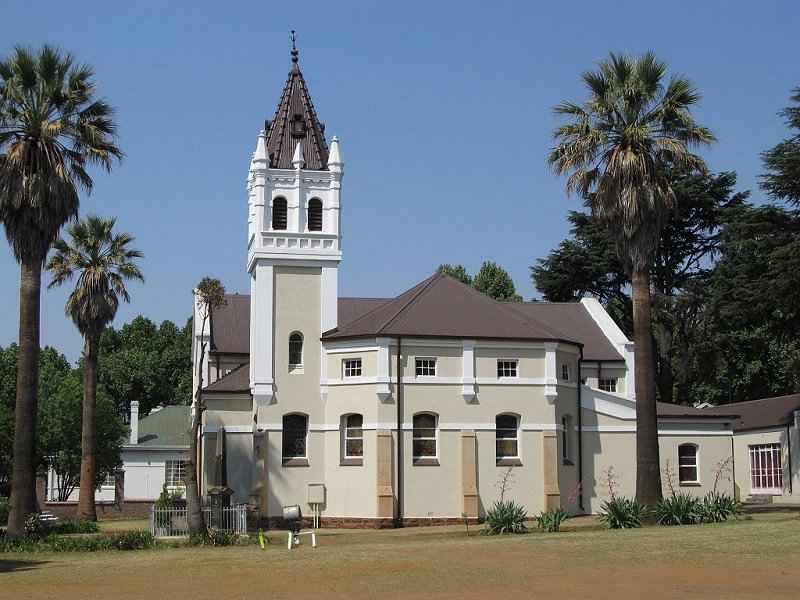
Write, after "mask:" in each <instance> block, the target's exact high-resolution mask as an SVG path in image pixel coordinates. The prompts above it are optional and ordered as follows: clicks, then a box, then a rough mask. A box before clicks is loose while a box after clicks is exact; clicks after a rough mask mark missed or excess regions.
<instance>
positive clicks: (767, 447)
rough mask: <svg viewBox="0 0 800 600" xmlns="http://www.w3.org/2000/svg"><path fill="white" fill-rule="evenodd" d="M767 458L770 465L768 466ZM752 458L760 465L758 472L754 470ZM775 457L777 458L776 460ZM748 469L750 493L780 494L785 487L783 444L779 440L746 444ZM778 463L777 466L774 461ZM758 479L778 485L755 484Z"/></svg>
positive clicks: (762, 482)
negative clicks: (770, 462)
mask: <svg viewBox="0 0 800 600" xmlns="http://www.w3.org/2000/svg"><path fill="white" fill-rule="evenodd" d="M767 458H769V460H771V461H772V466H769V464H768V463H769V460H765V459H767ZM754 459H755V462H756V463H758V464H759V465H760V466H758V467H756V468H758V470H759V472H758V473H755V472H754V464H753V463H754ZM776 459H777V460H776ZM747 462H748V471H749V473H750V493H751V494H764V495H782V494H783V493H784V489H785V487H786V478H785V476H784V475H785V472H784V471H785V469H786V467H785V466H784V460H783V444H782V443H781V442H766V443H762V444H748V446H747ZM776 462H777V463H778V464H777V466H776V464H775V463H776ZM757 480H760V482H761V484H764V483H770V482H771V483H773V484H778V485H772V486H769V485H755V482H756V481H757Z"/></svg>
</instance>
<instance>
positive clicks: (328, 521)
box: [248, 517, 479, 530]
mask: <svg viewBox="0 0 800 600" xmlns="http://www.w3.org/2000/svg"><path fill="white" fill-rule="evenodd" d="M468 521H469V524H470V525H476V524H478V523H479V520H478V519H473V518H471V519H468ZM311 523H312V520H311V519H310V518H306V517H303V529H311ZM463 524H464V519H461V518H441V519H428V518H421V519H403V527H428V526H438V525H463ZM248 526H249V527H250V528H251V529H259V528H261V529H270V530H274V529H287V527H286V523H285V522H284V520H283V519H282V518H281V517H270V518H269V519H261V520H260V521H259V520H258V519H252V520H251V521H250V522H249V523H248ZM393 527H394V520H393V519H359V518H354V517H322V519H321V521H320V528H321V529H338V528H343V529H391V528H393Z"/></svg>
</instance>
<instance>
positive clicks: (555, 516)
mask: <svg viewBox="0 0 800 600" xmlns="http://www.w3.org/2000/svg"><path fill="white" fill-rule="evenodd" d="M568 517H569V515H568V514H567V512H566V511H565V510H564V509H563V508H554V509H552V510H548V511H547V512H543V513H542V514H540V515H539V516H538V517H536V524H537V525H538V526H539V529H541V530H542V531H545V532H547V533H554V532H556V531H561V523H563V522H564V521H565V520H566V519H567V518H568Z"/></svg>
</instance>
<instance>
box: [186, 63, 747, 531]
mask: <svg viewBox="0 0 800 600" xmlns="http://www.w3.org/2000/svg"><path fill="white" fill-rule="evenodd" d="M343 175H344V162H343V160H342V150H341V148H340V142H339V140H338V139H337V138H336V137H333V138H331V141H330V144H328V142H327V141H326V137H325V127H324V125H323V124H322V123H321V122H320V121H319V119H318V116H317V111H316V109H315V107H314V105H313V103H312V101H311V96H310V93H309V89H308V86H307V84H306V82H305V80H304V78H303V75H302V72H301V70H300V67H299V62H298V56H297V52H296V50H293V53H292V64H291V69H290V71H289V75H288V79H287V81H286V84H285V86H284V88H283V91H282V93H281V95H280V99H279V103H278V107H277V110H276V111H275V114H274V116H273V118H272V119H270V120H268V121H266V122H265V128H264V129H263V130H262V131H261V132H260V133H259V134H258V137H257V143H256V148H255V152H254V153H253V155H252V157H251V160H250V166H249V171H248V174H247V195H246V198H247V202H246V204H245V203H244V202H243V203H242V223H243V225H244V221H245V215H246V220H247V251H248V254H247V264H246V265H243V266H244V267H245V268H246V269H247V272H248V273H249V276H250V293H249V294H248V295H245V294H231V295H228V296H227V302H226V304H225V305H224V306H223V307H221V308H220V309H218V310H216V311H214V312H213V314H212V315H211V318H210V319H208V320H207V322H206V326H205V327H204V328H201V323H202V322H203V319H202V318H201V314H202V312H203V311H204V307H203V306H202V305H201V304H200V303H199V301H198V299H197V298H195V307H194V310H195V318H194V323H195V328H196V329H195V332H194V346H193V357H194V360H195V361H197V360H199V359H200V357H201V355H202V356H203V364H202V365H197V364H195V368H194V369H193V372H194V373H195V385H197V383H198V382H197V380H196V378H197V372H198V367H200V368H199V372H201V373H202V374H203V386H204V387H203V394H202V398H203V404H204V412H203V421H202V433H201V436H202V437H201V451H200V452H201V455H202V456H201V461H200V462H201V473H200V481H201V489H202V490H203V491H204V492H205V491H207V490H208V489H209V488H210V487H212V486H213V485H215V484H216V482H215V481H214V471H215V470H214V465H215V460H216V456H218V455H216V454H215V449H216V448H218V447H219V444H218V443H217V439H218V436H224V440H225V441H224V448H225V457H224V460H225V461H226V466H227V469H226V470H227V482H226V484H227V485H228V486H229V487H230V488H231V489H232V490H233V493H234V496H233V501H234V502H240V503H248V504H250V505H251V507H252V510H253V511H254V512H255V513H256V514H257V515H258V517H260V518H261V519H263V520H266V521H268V522H269V521H273V520H275V519H278V518H279V517H280V515H281V509H282V507H283V506H285V505H291V504H300V505H302V507H303V510H304V511H306V512H307V511H309V510H310V509H311V508H312V507H310V506H309V505H308V502H309V501H310V500H313V501H314V507H313V509H315V510H318V511H319V514H320V517H321V521H322V523H323V525H325V524H366V525H374V526H391V525H400V524H413V523H421V522H447V521H462V520H463V519H464V518H469V519H478V518H481V517H483V516H484V515H485V513H486V510H487V509H489V508H490V507H491V506H492V504H493V503H494V502H495V501H496V500H498V498H499V497H500V494H501V490H500V488H501V487H502V483H501V482H502V481H503V479H504V478H506V476H507V475H508V474H509V473H510V474H511V477H510V479H508V478H506V482H507V485H506V486H505V491H504V496H505V498H506V499H510V500H515V501H517V502H519V503H520V504H522V505H523V506H524V507H525V509H526V510H527V511H528V513H529V514H531V515H534V514H537V513H539V512H541V511H545V510H548V509H551V508H555V507H563V508H564V509H565V510H567V511H569V512H570V513H589V512H596V511H597V510H598V509H599V507H600V505H601V503H602V502H603V501H604V500H606V499H607V498H608V496H609V489H608V481H607V480H608V475H609V469H611V472H612V477H613V478H614V479H615V480H616V486H617V487H616V493H618V494H621V495H628V496H632V495H633V494H634V488H635V456H636V399H635V394H634V389H635V386H634V373H635V365H634V358H633V356H634V355H633V344H632V342H631V341H630V340H629V339H628V338H627V337H626V336H625V335H624V334H623V332H622V331H621V330H620V329H619V328H618V327H617V325H616V324H615V323H614V321H613V320H612V319H611V318H610V317H609V315H608V314H607V313H606V311H605V310H604V309H603V307H602V305H601V304H600V303H599V302H597V301H596V300H594V299H591V298H586V299H584V300H582V301H580V302H575V303H546V302H524V303H500V302H497V301H495V300H493V299H491V298H489V297H487V296H485V295H483V294H481V293H479V292H477V291H476V290H474V289H472V288H471V287H469V286H466V285H464V284H462V283H461V282H459V281H457V280H455V279H453V278H450V277H448V276H446V275H442V274H434V275H432V276H431V277H429V278H427V279H425V280H424V281H422V282H419V283H417V284H416V285H411V284H412V283H413V282H409V288H408V289H407V291H405V292H403V293H401V294H400V295H398V296H396V297H393V298H347V297H340V296H339V294H338V269H339V265H340V263H341V261H342V258H343V255H342V246H341V240H342V218H341V212H340V207H341V203H342V202H346V200H345V199H344V198H343V195H342V191H343V188H342V182H343ZM245 206H246V208H245ZM203 345H206V347H207V348H208V352H205V353H203V352H201V348H202V347H203ZM732 421H733V416H731V415H725V414H712V413H709V412H706V411H702V410H696V409H693V408H687V407H670V406H660V407H659V437H660V449H661V461H662V466H663V467H664V468H665V469H667V470H668V469H669V468H670V465H671V466H672V469H673V472H674V473H675V478H676V481H675V485H676V486H677V485H681V486H685V488H686V489H687V490H689V491H690V492H691V493H696V494H704V493H706V492H708V491H710V489H711V487H712V485H713V483H714V479H715V477H714V469H715V468H716V465H718V464H719V463H720V462H722V461H724V460H725V459H726V458H727V457H728V456H729V455H730V453H731V450H732ZM723 485H724V484H723ZM730 485H731V484H728V486H729V488H730ZM721 491H722V490H721ZM726 491H730V489H728V490H726Z"/></svg>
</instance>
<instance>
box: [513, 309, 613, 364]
mask: <svg viewBox="0 0 800 600" xmlns="http://www.w3.org/2000/svg"><path fill="white" fill-rule="evenodd" d="M508 306H509V307H511V308H513V309H514V310H517V311H519V312H521V313H522V314H524V315H525V316H527V317H530V318H533V319H536V320H538V321H540V322H541V323H544V324H545V325H547V326H548V327H550V328H551V329H554V330H555V331H558V332H560V333H561V335H563V336H564V337H566V338H569V339H573V340H580V341H581V342H583V359H584V360H590V361H598V360H600V361H602V360H607V361H622V360H624V358H623V357H622V355H621V354H620V353H619V352H618V351H617V349H616V348H615V347H614V345H613V344H612V343H611V342H610V341H609V340H608V338H607V337H606V336H605V334H604V333H603V330H602V329H600V327H599V326H598V325H597V323H596V322H595V320H594V319H593V318H592V316H591V315H590V314H589V311H588V310H586V307H585V306H584V305H583V304H581V303H580V302H521V303H511V304H508Z"/></svg>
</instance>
